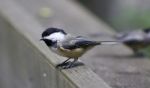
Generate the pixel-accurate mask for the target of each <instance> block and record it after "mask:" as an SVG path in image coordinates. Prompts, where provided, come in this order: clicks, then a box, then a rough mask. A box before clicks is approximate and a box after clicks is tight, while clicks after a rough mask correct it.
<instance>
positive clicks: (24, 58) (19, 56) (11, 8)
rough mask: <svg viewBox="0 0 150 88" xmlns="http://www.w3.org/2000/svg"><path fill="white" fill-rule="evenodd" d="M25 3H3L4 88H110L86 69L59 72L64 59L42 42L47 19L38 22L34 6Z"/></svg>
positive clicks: (0, 70)
mask: <svg viewBox="0 0 150 88" xmlns="http://www.w3.org/2000/svg"><path fill="white" fill-rule="evenodd" d="M24 1H25V2H26V0H24ZM31 1H34V0H31ZM41 1H43V3H46V0H45V1H44V0H41ZM52 2H55V0H52ZM57 2H58V1H57ZM60 2H62V3H65V2H66V1H63V0H62V1H61V0H60ZM21 3H23V4H26V3H24V2H23V0H22V2H21V0H20V1H19V0H18V1H17V0H1V1H0V41H1V42H0V58H1V59H0V75H1V76H0V88H110V87H109V86H108V85H107V84H106V83H105V82H104V81H103V80H102V79H101V78H100V77H99V76H97V75H96V74H95V73H94V72H93V71H92V70H90V69H89V68H87V67H86V66H79V67H75V68H72V69H66V70H59V69H56V68H55V66H56V64H58V63H60V62H62V61H63V60H64V58H62V57H59V56H57V55H55V54H53V53H51V52H50V50H49V49H48V48H47V47H46V46H45V44H44V43H42V42H40V41H39V39H40V37H41V33H42V31H43V30H44V29H45V28H44V27H43V25H44V24H43V23H42V21H43V20H42V19H45V18H39V19H38V16H34V15H35V13H34V12H32V11H31V10H33V9H32V8H30V6H29V7H28V6H26V7H25V6H23V5H22V4H21ZM35 3H37V2H35ZM41 3H42V2H41ZM28 4H29V5H30V4H31V3H30V2H28ZM47 4H48V5H49V3H47ZM33 5H34V4H33ZM57 5H61V4H60V3H58V4H57ZM58 7H59V6H58ZM29 8H30V9H31V10H30V11H29V10H28V9H29ZM34 8H35V7H34ZM36 8H38V7H36ZM68 9H69V8H68ZM74 11H76V10H74ZM30 12H31V13H30ZM35 12H36V11H35ZM53 14H55V13H53ZM77 14H78V13H77ZM56 15H59V14H56ZM50 19H51V18H50ZM52 20H53V19H52Z"/></svg>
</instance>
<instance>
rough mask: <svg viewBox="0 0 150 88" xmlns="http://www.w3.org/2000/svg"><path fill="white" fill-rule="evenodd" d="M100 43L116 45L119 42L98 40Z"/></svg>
mask: <svg viewBox="0 0 150 88" xmlns="http://www.w3.org/2000/svg"><path fill="white" fill-rule="evenodd" d="M98 42H99V44H100V45H116V44H119V43H120V42H119V41H98Z"/></svg>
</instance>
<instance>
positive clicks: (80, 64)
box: [56, 61, 84, 69]
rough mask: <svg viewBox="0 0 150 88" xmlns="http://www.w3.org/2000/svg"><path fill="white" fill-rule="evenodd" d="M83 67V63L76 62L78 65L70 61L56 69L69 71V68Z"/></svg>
mask: <svg viewBox="0 0 150 88" xmlns="http://www.w3.org/2000/svg"><path fill="white" fill-rule="evenodd" d="M82 65H84V64H83V63H82V62H76V63H73V62H71V61H68V62H66V63H62V64H58V65H57V66H56V68H59V67H60V68H62V69H69V68H74V67H76V66H82Z"/></svg>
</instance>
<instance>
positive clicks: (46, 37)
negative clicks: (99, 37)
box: [40, 28, 117, 69]
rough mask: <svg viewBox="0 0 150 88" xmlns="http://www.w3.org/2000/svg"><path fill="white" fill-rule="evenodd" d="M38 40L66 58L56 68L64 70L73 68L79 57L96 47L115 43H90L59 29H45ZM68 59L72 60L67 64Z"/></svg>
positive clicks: (83, 38) (85, 39)
mask: <svg viewBox="0 0 150 88" xmlns="http://www.w3.org/2000/svg"><path fill="white" fill-rule="evenodd" d="M40 40H42V41H44V42H45V43H46V45H47V46H48V47H49V48H50V50H51V51H53V52H54V53H56V54H58V55H60V56H64V57H67V58H68V59H67V60H65V61H64V62H62V63H60V64H58V65H57V66H56V67H62V68H64V69H67V68H71V67H73V65H74V63H75V62H76V61H77V60H78V58H79V57H81V56H82V55H83V54H84V53H86V52H87V51H88V50H90V49H92V48H93V47H94V46H96V45H103V44H110V45H112V44H116V43H117V42H116V41H92V40H89V39H87V38H85V37H82V36H73V35H70V34H68V33H66V32H65V31H64V30H63V29H59V28H47V29H46V30H45V31H44V32H43V33H42V38H41V39H40ZM70 59H74V60H73V61H72V62H71V63H70V64H67V62H68V61H69V60H70Z"/></svg>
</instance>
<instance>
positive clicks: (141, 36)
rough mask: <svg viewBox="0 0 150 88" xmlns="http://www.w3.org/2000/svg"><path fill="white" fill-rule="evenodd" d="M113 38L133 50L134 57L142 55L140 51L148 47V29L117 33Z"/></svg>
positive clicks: (149, 38) (149, 34)
mask: <svg viewBox="0 0 150 88" xmlns="http://www.w3.org/2000/svg"><path fill="white" fill-rule="evenodd" d="M115 38H116V39H117V40H118V41H120V42H122V43H124V44H125V45H127V46H128V47H129V48H131V49H132V50H133V52H134V53H135V55H138V56H139V55H140V56H141V55H142V53H140V52H139V50H140V49H143V48H146V47H148V46H150V28H146V29H144V30H135V31H130V32H125V33H124V32H123V33H118V34H117V35H115Z"/></svg>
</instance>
